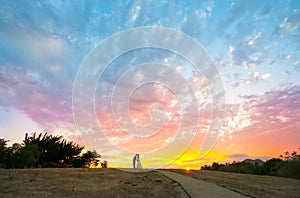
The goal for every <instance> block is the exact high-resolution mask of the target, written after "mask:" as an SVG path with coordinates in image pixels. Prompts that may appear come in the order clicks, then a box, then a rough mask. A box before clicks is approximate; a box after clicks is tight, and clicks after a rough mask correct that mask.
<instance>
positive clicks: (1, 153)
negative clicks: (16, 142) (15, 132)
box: [0, 139, 8, 166]
mask: <svg viewBox="0 0 300 198" xmlns="http://www.w3.org/2000/svg"><path fill="white" fill-rule="evenodd" d="M7 142H8V140H5V139H0V164H4V166H6V160H7V152H8V150H7V147H6V146H7Z"/></svg>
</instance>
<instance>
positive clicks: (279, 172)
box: [201, 148, 300, 179]
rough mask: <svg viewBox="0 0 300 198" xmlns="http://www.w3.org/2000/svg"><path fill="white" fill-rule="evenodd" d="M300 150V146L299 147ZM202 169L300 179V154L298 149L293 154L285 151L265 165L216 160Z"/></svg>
mask: <svg viewBox="0 0 300 198" xmlns="http://www.w3.org/2000/svg"><path fill="white" fill-rule="evenodd" d="M299 150H300V148H299ZM201 170H214V171H224V172H234V173H245V174H256V175H272V176H280V177H291V178H295V179H300V155H299V154H297V152H296V151H293V152H292V153H291V154H290V153H289V152H285V153H284V155H280V158H272V159H269V160H267V161H266V162H265V163H264V164H263V166H259V165H258V164H251V163H248V162H244V161H243V162H235V161H234V162H233V163H226V164H219V163H216V162H214V163H213V164H212V165H211V166H208V165H204V166H202V167H201Z"/></svg>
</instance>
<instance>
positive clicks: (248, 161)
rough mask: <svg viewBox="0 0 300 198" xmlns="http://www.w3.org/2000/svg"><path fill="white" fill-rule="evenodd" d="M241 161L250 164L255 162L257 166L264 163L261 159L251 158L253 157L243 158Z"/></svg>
mask: <svg viewBox="0 0 300 198" xmlns="http://www.w3.org/2000/svg"><path fill="white" fill-rule="evenodd" d="M242 162H247V163H250V164H253V165H255V164H257V165H258V166H263V165H264V163H265V162H264V161H262V160H261V159H255V160H253V159H245V160H243V161H242Z"/></svg>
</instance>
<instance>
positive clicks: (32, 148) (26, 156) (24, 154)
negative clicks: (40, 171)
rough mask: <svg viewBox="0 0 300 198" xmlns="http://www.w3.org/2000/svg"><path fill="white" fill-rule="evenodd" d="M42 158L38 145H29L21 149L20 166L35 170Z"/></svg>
mask: <svg viewBox="0 0 300 198" xmlns="http://www.w3.org/2000/svg"><path fill="white" fill-rule="evenodd" d="M39 156H40V152H39V150H38V145H37V144H27V145H25V146H24V147H22V148H21V149H20V153H19V164H20V165H21V167H22V168H34V167H35V165H36V163H37V161H38V159H39Z"/></svg>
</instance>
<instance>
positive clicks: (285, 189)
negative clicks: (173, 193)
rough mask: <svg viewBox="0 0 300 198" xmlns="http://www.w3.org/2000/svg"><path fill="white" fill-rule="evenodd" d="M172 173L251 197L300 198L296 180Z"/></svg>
mask: <svg viewBox="0 0 300 198" xmlns="http://www.w3.org/2000/svg"><path fill="white" fill-rule="evenodd" d="M172 171H174V172H176V173H180V174H184V175H187V176H190V177H193V178H195V179H201V180H204V181H208V182H212V183H215V184H217V185H219V186H223V187H226V188H228V189H231V190H233V191H236V192H239V193H241V194H243V195H247V196H250V197H270V198H271V197H272V198H275V197H298V198H299V197H300V180H296V179H289V178H282V177H272V176H260V175H247V174H238V173H227V172H217V171H207V170H200V171H189V172H187V171H185V170H172Z"/></svg>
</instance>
